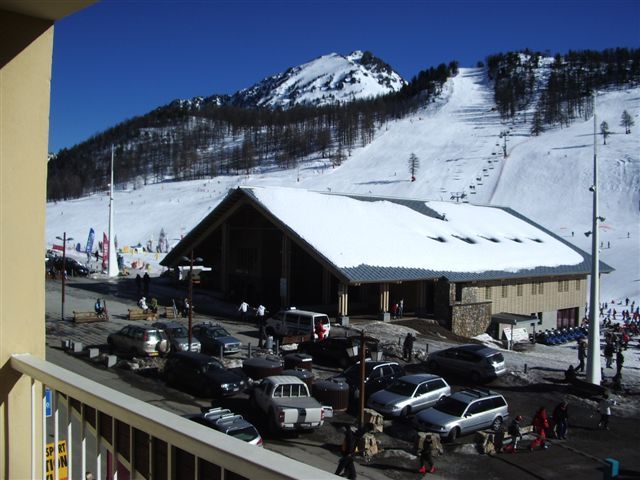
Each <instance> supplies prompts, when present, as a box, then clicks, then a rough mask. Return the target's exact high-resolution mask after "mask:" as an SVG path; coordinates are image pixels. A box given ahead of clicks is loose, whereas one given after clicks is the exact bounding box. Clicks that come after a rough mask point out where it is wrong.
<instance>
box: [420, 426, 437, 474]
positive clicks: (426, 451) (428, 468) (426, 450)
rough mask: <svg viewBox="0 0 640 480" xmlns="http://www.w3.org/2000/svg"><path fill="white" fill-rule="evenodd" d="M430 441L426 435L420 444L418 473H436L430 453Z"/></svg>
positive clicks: (429, 436)
mask: <svg viewBox="0 0 640 480" xmlns="http://www.w3.org/2000/svg"><path fill="white" fill-rule="evenodd" d="M432 447H433V444H432V440H431V435H427V436H426V437H425V438H424V443H423V444H422V450H420V469H419V470H418V472H419V473H427V472H429V473H433V472H435V471H436V467H435V465H434V464H433V452H432Z"/></svg>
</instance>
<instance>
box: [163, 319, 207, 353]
mask: <svg viewBox="0 0 640 480" xmlns="http://www.w3.org/2000/svg"><path fill="white" fill-rule="evenodd" d="M153 326H154V327H156V328H160V329H162V330H164V332H165V333H166V334H167V337H169V343H170V345H171V351H173V352H186V351H187V350H190V351H192V352H199V351H200V348H201V346H200V341H199V340H198V339H197V338H196V337H195V335H193V334H192V335H191V349H189V330H187V328H186V327H185V326H184V325H182V324H181V323H178V322H175V321H173V322H155V323H153Z"/></svg>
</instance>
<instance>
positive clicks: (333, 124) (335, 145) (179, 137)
mask: <svg viewBox="0 0 640 480" xmlns="http://www.w3.org/2000/svg"><path fill="white" fill-rule="evenodd" d="M456 73H457V62H451V63H450V64H449V65H448V66H447V65H444V64H442V65H439V66H438V67H437V68H429V69H427V70H424V71H421V72H420V73H419V74H418V75H417V76H416V77H414V78H413V79H412V80H411V81H410V82H408V84H407V85H405V86H404V87H403V88H402V89H401V90H400V91H399V92H396V93H393V94H389V95H385V96H381V97H377V98H374V99H369V100H358V101H354V102H350V103H346V104H337V105H330V106H321V107H311V106H295V107H293V108H289V109H286V110H284V109H269V108H242V107H237V106H234V105H233V104H232V103H225V101H224V100H225V99H224V97H220V96H215V97H210V98H207V99H201V98H199V99H194V101H189V102H184V101H175V102H172V103H171V104H169V105H166V106H163V107H160V108H157V109H156V110H154V111H152V112H150V113H148V114H146V115H143V116H140V117H136V118H133V119H130V120H127V121H125V122H122V123H121V124H119V125H117V126H115V127H113V128H110V129H108V130H106V131H105V132H102V133H100V134H98V135H95V136H94V137H92V138H90V139H89V140H87V141H86V142H83V143H81V144H79V145H76V146H74V147H73V148H70V149H63V150H61V151H60V152H58V154H57V155H55V157H53V158H52V159H51V160H50V161H49V172H48V185H47V187H48V198H49V200H61V199H69V198H76V197H80V196H84V195H87V194H91V193H94V192H97V191H101V190H104V189H105V188H106V186H107V184H108V181H109V180H108V178H109V166H110V155H111V145H112V144H113V145H115V146H116V151H115V157H116V165H115V183H116V185H124V184H131V183H133V184H134V186H135V185H136V184H138V183H142V184H147V183H157V182H160V181H163V180H165V179H166V178H173V179H175V180H190V179H198V178H211V177H215V176H217V175H223V174H229V173H234V174H236V173H241V172H245V171H246V172H248V171H249V170H250V169H252V168H254V167H256V166H262V167H274V168H293V167H295V166H296V165H297V164H298V162H299V161H301V160H302V159H306V158H312V157H314V156H315V157H321V158H326V159H327V160H328V161H331V162H332V163H334V164H340V163H341V162H342V161H343V160H344V159H345V158H346V157H347V156H348V155H349V154H350V151H351V149H353V148H354V147H356V146H364V145H367V144H368V143H369V142H371V141H372V140H373V136H374V133H375V130H376V128H379V127H380V125H382V124H384V122H386V121H388V120H390V119H397V118H401V117H403V116H405V115H407V114H408V113H411V112H413V111H415V110H417V109H418V108H420V107H422V106H424V104H425V103H426V102H429V101H430V100H431V99H433V98H434V97H435V96H437V95H438V94H439V93H440V89H441V87H442V85H443V84H444V83H445V82H446V80H447V78H448V77H449V76H451V75H455V74H456Z"/></svg>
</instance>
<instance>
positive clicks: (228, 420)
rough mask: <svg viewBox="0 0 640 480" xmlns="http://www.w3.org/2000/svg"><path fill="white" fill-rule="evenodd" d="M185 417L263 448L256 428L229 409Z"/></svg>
mask: <svg viewBox="0 0 640 480" xmlns="http://www.w3.org/2000/svg"><path fill="white" fill-rule="evenodd" d="M185 417H186V418H188V419H189V420H191V421H194V422H196V423H199V424H200V425H204V426H205V427H209V428H213V429H214V430H218V431H219V432H222V433H224V434H226V435H229V436H230V437H233V438H237V439H238V440H242V441H243V442H247V443H249V444H251V445H256V446H258V447H262V446H263V443H264V442H263V440H262V436H261V435H260V432H258V430H257V429H256V427H254V426H253V425H252V424H251V423H250V422H248V421H247V420H245V419H244V417H243V416H242V415H236V414H235V413H232V412H231V410H229V409H228V408H222V407H216V408H211V409H209V410H206V411H203V412H202V413H199V414H195V415H186V416H185Z"/></svg>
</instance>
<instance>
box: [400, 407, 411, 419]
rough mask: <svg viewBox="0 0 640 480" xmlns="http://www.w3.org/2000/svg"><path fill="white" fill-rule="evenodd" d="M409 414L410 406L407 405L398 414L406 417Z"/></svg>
mask: <svg viewBox="0 0 640 480" xmlns="http://www.w3.org/2000/svg"><path fill="white" fill-rule="evenodd" d="M409 415H411V407H410V406H409V405H407V406H406V407H404V408H403V409H402V411H401V412H400V416H401V417H405V418H406V417H408V416H409Z"/></svg>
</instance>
